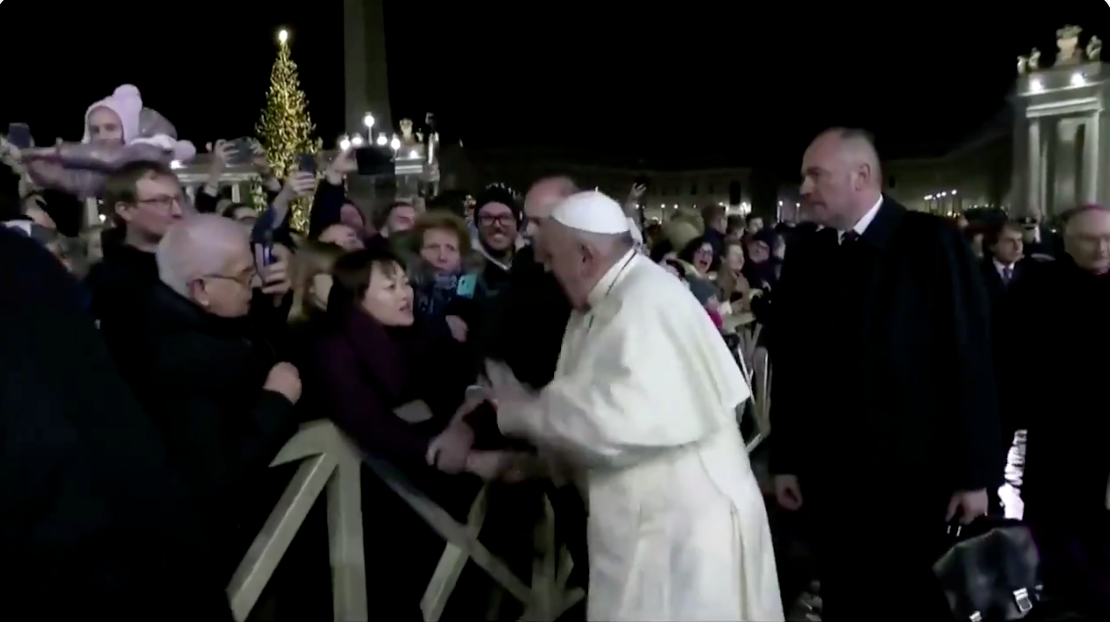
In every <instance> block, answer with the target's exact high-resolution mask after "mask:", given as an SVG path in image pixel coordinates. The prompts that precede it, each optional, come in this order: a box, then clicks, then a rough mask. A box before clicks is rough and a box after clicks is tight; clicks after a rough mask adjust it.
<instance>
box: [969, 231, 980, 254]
mask: <svg viewBox="0 0 1110 622" xmlns="http://www.w3.org/2000/svg"><path fill="white" fill-rule="evenodd" d="M970 245H971V254H973V255H975V256H976V257H978V258H979V259H982V258H983V234H982V233H976V234H975V235H973V236H971V242H970Z"/></svg>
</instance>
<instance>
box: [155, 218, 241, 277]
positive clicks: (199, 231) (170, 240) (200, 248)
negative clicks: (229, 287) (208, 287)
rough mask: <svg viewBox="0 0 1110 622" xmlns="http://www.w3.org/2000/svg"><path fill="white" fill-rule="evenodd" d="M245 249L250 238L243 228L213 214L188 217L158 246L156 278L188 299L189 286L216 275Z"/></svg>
mask: <svg viewBox="0 0 1110 622" xmlns="http://www.w3.org/2000/svg"><path fill="white" fill-rule="evenodd" d="M244 247H247V248H249V247H250V237H249V236H248V235H247V231H246V230H245V229H244V228H243V225H241V224H239V223H237V222H235V221H234V220H231V219H230V218H224V217H223V216H216V215H215V214H197V215H193V216H189V217H187V218H185V219H184V220H182V221H180V222H178V223H176V224H174V225H173V226H172V227H170V229H169V231H167V232H166V235H164V236H162V241H161V242H159V243H158V250H157V251H156V252H155V259H156V260H157V262H158V278H159V279H161V281H162V282H163V283H165V284H166V285H167V286H169V288H170V289H172V290H173V291H175V292H177V293H179V294H181V295H182V296H188V295H189V283H191V282H193V281H195V280H196V279H198V278H200V277H202V276H206V275H213V274H219V273H220V271H221V270H223V269H224V266H225V265H226V264H227V262H228V260H229V259H230V258H231V256H232V255H234V254H235V253H236V252H241V251H242V249H243V248H244Z"/></svg>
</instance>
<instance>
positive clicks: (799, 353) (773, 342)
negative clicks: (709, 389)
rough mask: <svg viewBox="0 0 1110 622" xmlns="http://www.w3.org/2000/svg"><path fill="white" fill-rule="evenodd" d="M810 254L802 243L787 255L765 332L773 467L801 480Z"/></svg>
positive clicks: (780, 472) (805, 409)
mask: <svg viewBox="0 0 1110 622" xmlns="http://www.w3.org/2000/svg"><path fill="white" fill-rule="evenodd" d="M810 254H811V249H810V248H809V246H808V245H807V244H805V243H803V242H799V244H798V245H796V246H795V247H794V248H791V249H790V252H789V253H787V254H786V259H785V260H784V262H783V267H782V276H781V278H780V279H779V284H778V286H777V287H776V288H775V293H774V296H775V313H774V316H773V317H771V318H769V321H768V322H767V324H766V326H765V328H764V330H766V331H767V343H768V352H769V353H771V355H772V359H771V364H772V366H773V367H772V369H773V378H774V382H772V383H771V408H772V410H771V430H772V434H771V436H770V437H769V438H770V439H771V441H770V442H771V449H770V456H769V458H770V468H771V471H772V472H773V473H776V474H781V475H797V474H798V473H799V471H800V470H801V467H802V464H801V461H802V458H803V457H804V455H805V447H804V446H803V445H802V443H803V439H804V431H805V429H806V421H805V416H806V413H807V411H808V409H807V408H806V406H805V405H804V404H802V403H799V400H801V399H802V398H803V396H805V395H806V394H807V392H806V389H805V387H804V386H800V383H802V382H804V380H803V376H802V374H803V372H804V370H803V369H801V364H802V362H803V360H804V357H805V352H804V350H801V349H800V346H801V344H799V343H798V342H799V328H800V327H801V326H802V325H803V324H802V322H805V321H806V318H805V314H804V309H803V307H804V305H805V302H804V300H803V299H802V297H801V296H800V293H801V292H803V291H804V290H805V284H804V282H803V281H804V278H805V273H806V269H805V265H806V263H807V261H809V257H810ZM761 321H762V320H761Z"/></svg>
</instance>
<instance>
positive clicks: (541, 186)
mask: <svg viewBox="0 0 1110 622" xmlns="http://www.w3.org/2000/svg"><path fill="white" fill-rule="evenodd" d="M565 186H566V182H564V181H558V180H549V181H542V182H540V183H538V184H536V185H535V186H533V187H532V189H531V190H529V191H528V196H526V197H524V218H525V225H524V234H525V235H527V236H528V237H529V238H530V239H531V240H532V244H533V247H534V249H535V253H536V260H537V261H541V262H542V261H546V260H547V253H546V252H545V251H544V249H543V244H542V236H543V224H544V222H546V221H547V219H548V218H550V217H551V211H552V210H554V209H555V206H556V205H558V204H559V202H560V201H562V200H563V199H564V198H565Z"/></svg>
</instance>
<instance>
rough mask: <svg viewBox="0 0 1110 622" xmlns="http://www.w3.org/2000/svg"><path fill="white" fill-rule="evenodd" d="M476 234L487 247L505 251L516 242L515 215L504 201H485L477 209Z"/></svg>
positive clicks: (495, 250)
mask: <svg viewBox="0 0 1110 622" xmlns="http://www.w3.org/2000/svg"><path fill="white" fill-rule="evenodd" d="M478 234H479V235H480V236H481V238H482V244H484V245H485V246H486V248H487V249H489V250H491V251H494V252H504V251H507V250H509V249H510V248H512V246H513V244H515V243H516V215H515V214H513V210H511V209H509V206H508V205H505V204H504V203H486V204H485V205H483V206H482V208H481V209H480V210H478Z"/></svg>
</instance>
